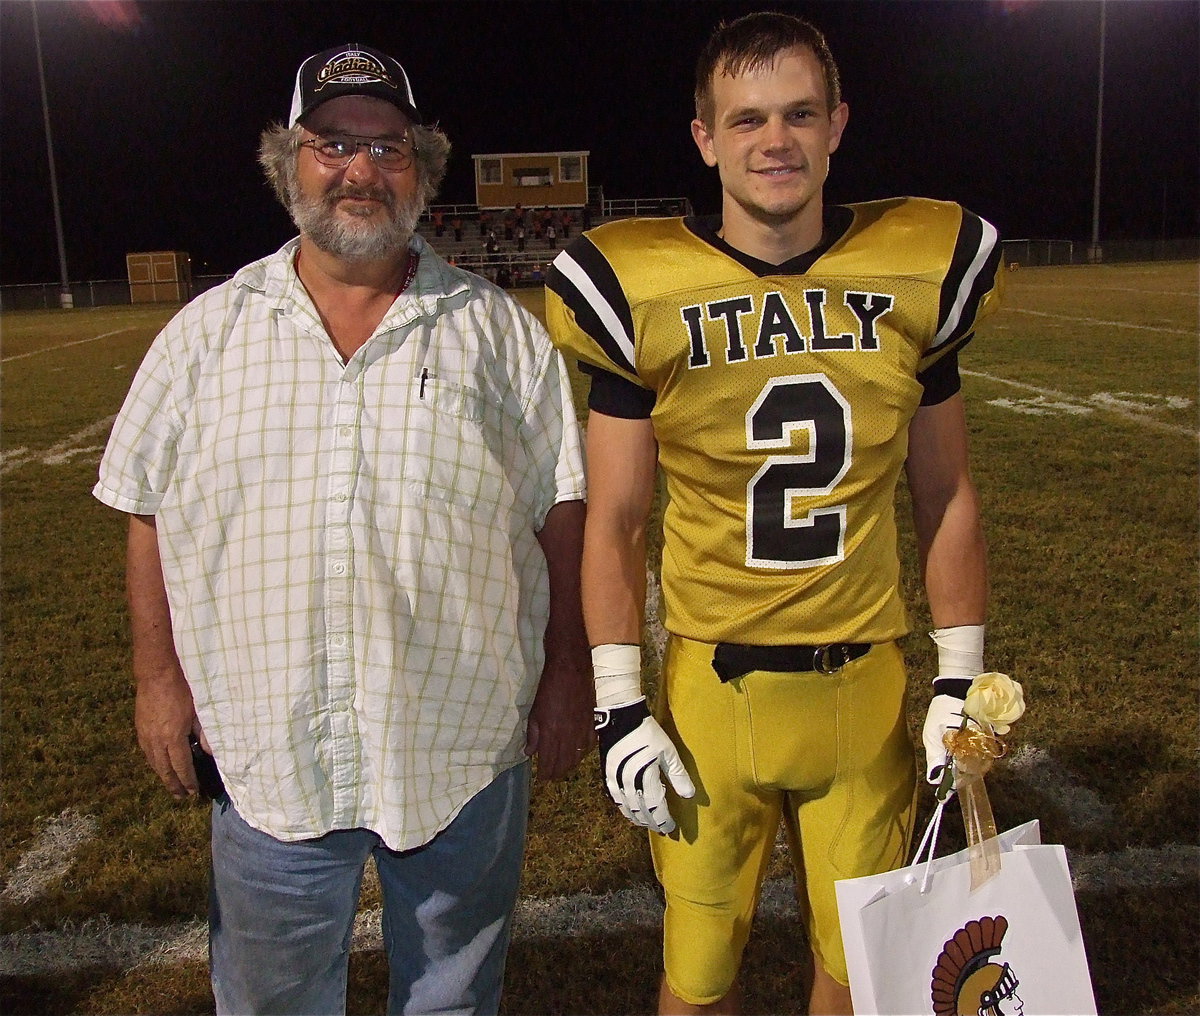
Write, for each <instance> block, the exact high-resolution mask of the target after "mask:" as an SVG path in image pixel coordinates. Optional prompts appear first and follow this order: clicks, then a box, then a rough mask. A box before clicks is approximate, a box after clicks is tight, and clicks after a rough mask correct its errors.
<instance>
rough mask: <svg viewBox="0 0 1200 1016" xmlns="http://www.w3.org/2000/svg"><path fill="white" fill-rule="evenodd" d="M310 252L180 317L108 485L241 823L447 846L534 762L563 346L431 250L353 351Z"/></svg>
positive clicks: (101, 485) (287, 832)
mask: <svg viewBox="0 0 1200 1016" xmlns="http://www.w3.org/2000/svg"><path fill="white" fill-rule="evenodd" d="M297 244H298V241H296V240H293V241H292V242H290V243H289V244H287V245H285V246H284V247H283V248H282V249H281V250H280V251H279V252H277V253H276V254H274V255H272V256H271V257H268V258H265V259H264V260H262V261H259V262H256V263H255V264H252V265H249V266H248V267H246V268H244V269H242V270H241V271H240V272H238V273H237V275H236V276H235V277H234V278H233V279H232V280H231V281H230V282H228V283H226V284H225V285H223V286H220V287H218V288H217V289H214V290H211V291H210V292H208V293H205V294H203V295H202V296H200V297H199V298H198V299H196V300H194V301H193V302H192V303H191V304H189V305H188V306H187V307H185V308H184V309H183V310H182V311H180V313H179V314H178V315H177V316H176V317H175V318H174V319H173V320H172V321H171V322H170V323H169V324H168V325H167V326H166V328H164V329H163V331H162V333H161V334H160V335H159V336H158V338H157V339H156V340H155V342H154V344H153V346H152V347H151V349H150V351H149V353H148V354H147V356H146V359H145V361H144V362H143V364H142V366H141V368H140V369H139V371H138V373H137V376H136V378H135V380H134V382H133V386H132V388H131V390H130V392H129V395H128V397H127V399H126V401H125V405H124V407H123V408H122V410H121V413H120V415H119V416H118V418H117V422H116V424H115V425H114V428H113V432H112V436H111V438H110V440H109V444H108V448H107V450H106V452H105V455H104V459H103V461H102V463H101V466H100V479H99V482H98V483H97V484H96V487H95V489H94V491H93V493H94V494H95V496H96V497H98V498H99V499H100V500H101V501H103V502H104V503H105V504H108V505H110V506H112V507H114V508H117V509H119V510H121V511H124V512H132V513H136V514H140V515H154V516H156V525H157V530H158V540H159V547H160V552H161V555H162V562H163V571H164V575H165V578H166V584H167V593H168V600H169V602H170V606H171V615H172V629H173V632H174V637H175V645H176V649H177V651H178V654H179V657H180V660H181V662H182V665H183V669H184V673H185V674H186V676H187V680H188V684H189V685H190V687H191V690H192V694H193V697H194V700H195V705H196V711H197V714H198V715H199V717H200V721H201V723H202V724H203V725H204V730H205V733H206V734H207V735H208V738H209V741H210V742H211V743H212V746H213V751H214V754H215V755H216V757H217V760H218V763H219V765H220V769H221V773H222V775H223V777H224V780H225V785H226V788H227V790H228V791H229V794H230V797H231V798H232V799H233V802H234V804H235V805H236V807H237V809H238V811H239V812H240V814H241V815H242V816H243V817H245V819H246V820H247V821H248V822H249V823H251V824H252V825H253V826H255V827H256V828H258V829H261V830H263V831H265V832H267V833H270V834H271V835H273V836H275V837H277V838H279V839H282V840H296V839H304V838H309V837H314V836H320V835H322V834H324V833H326V832H329V831H330V830H333V829H345V828H355V827H362V828H368V829H372V830H374V831H375V832H377V833H378V834H379V835H380V836H381V837H382V839H383V840H384V842H385V843H386V844H387V845H388V846H389V847H391V848H393V849H407V848H411V847H414V846H418V845H420V844H422V843H425V842H427V841H428V840H429V839H431V838H432V837H433V836H434V835H435V834H436V833H437V832H438V830H440V829H442V828H444V827H445V826H446V825H447V824H448V823H449V822H450V820H451V819H452V818H453V817H454V816H455V815H456V814H457V813H458V811H459V809H460V808H462V806H463V805H464V804H466V802H467V801H468V800H470V798H471V797H472V796H473V795H474V794H475V793H477V792H478V791H479V790H481V789H482V788H483V787H485V786H486V785H487V784H488V783H489V782H491V780H492V779H493V778H494V777H495V776H496V775H497V774H498V773H500V772H502V771H503V770H504V769H506V768H508V767H510V766H512V765H514V764H516V763H518V762H520V761H521V760H522V759H523V758H524V754H523V750H522V749H523V746H524V741H525V721H526V718H527V716H528V713H529V708H530V705H531V703H532V701H533V696H534V692H535V690H536V688H537V683H538V680H539V678H540V675H541V668H542V663H543V647H542V637H543V634H544V632H545V626H546V620H547V616H548V602H549V588H548V579H547V569H546V561H545V556H544V555H543V553H542V550H541V547H540V546H539V544H538V542H537V539H536V536H535V533H536V531H537V530H538V529H540V527H541V525H542V523H543V521H544V519H545V516H546V513H547V512H548V511H549V510H550V508H551V507H552V506H553V505H554V504H556V503H558V502H560V501H568V500H578V499H581V498H582V497H583V495H584V479H583V463H582V455H581V451H580V439H579V429H578V425H577V424H576V421H575V416H574V412H573V409H572V404H571V395H570V387H569V384H568V380H567V375H566V370H565V367H564V364H563V361H562V359H561V357H560V356H559V355H558V353H556V352H555V351H554V350H553V347H552V346H551V344H550V341H549V339H548V337H547V336H546V333H545V331H544V330H543V329H542V327H541V325H540V324H539V323H538V322H537V321H536V319H535V318H533V317H532V316H531V315H530V314H529V313H528V312H526V311H525V310H524V309H522V308H521V307H520V306H519V305H518V304H517V303H516V302H515V301H513V300H512V299H510V298H509V297H507V296H506V295H505V294H504V293H503V291H501V290H499V289H497V288H496V287H494V286H492V285H490V284H488V283H486V282H484V281H483V280H481V279H479V278H477V277H475V276H473V275H470V274H469V273H467V272H464V271H461V270H458V269H456V268H453V267H451V266H450V265H448V264H446V262H445V261H443V260H442V259H440V258H439V257H437V256H436V255H435V254H434V253H433V251H432V250H431V249H429V248H428V246H427V245H425V243H424V242H423V241H422V240H421V239H420V238H419V237H416V238H414V239H413V242H412V246H413V248H414V249H415V250H417V251H418V252H419V253H420V266H419V268H418V271H417V275H416V278H415V279H414V280H413V282H412V284H411V285H410V286H409V288H408V289H407V290H405V292H404V293H402V294H401V295H400V296H399V297H398V298H397V299H396V302H395V303H394V304H393V305H392V307H391V309H390V310H389V311H388V313H387V314H386V315H385V317H384V319H383V320H382V321H381V322H380V324H379V327H378V328H377V329H376V330H375V333H374V335H373V336H372V337H371V339H370V340H369V341H368V342H367V343H366V344H365V345H364V346H363V347H362V348H361V349H359V350H358V351H357V352H356V353H355V354H354V355H353V356H352V357H351V358H350V360H349V362H347V363H343V362H342V360H341V357H340V356H339V355H338V353H337V351H336V350H335V349H334V347H333V344H332V342H331V341H330V339H329V337H328V335H327V333H326V332H325V329H324V327H323V326H322V324H321V321H320V318H319V317H318V315H317V312H316V309H315V308H314V306H313V304H312V301H311V299H310V298H309V296H308V294H307V292H306V290H305V289H304V287H303V286H302V285H301V284H300V281H299V279H298V278H297V276H296V273H295V270H294V267H293V257H294V254H295V250H296V246H297Z"/></svg>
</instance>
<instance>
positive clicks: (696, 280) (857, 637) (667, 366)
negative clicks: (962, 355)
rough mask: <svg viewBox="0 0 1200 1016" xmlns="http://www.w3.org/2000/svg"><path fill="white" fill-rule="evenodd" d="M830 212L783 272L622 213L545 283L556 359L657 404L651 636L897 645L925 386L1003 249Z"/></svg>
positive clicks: (977, 232) (982, 229)
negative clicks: (901, 533) (656, 609)
mask: <svg viewBox="0 0 1200 1016" xmlns="http://www.w3.org/2000/svg"><path fill="white" fill-rule="evenodd" d="M826 213H827V214H826V228H825V236H824V238H823V240H822V242H821V244H820V246H819V247H818V248H817V249H816V250H814V251H811V252H809V253H808V254H805V255H802V256H801V257H799V258H795V259H793V260H792V261H789V262H786V263H784V264H783V265H778V266H776V265H769V264H766V263H764V262H759V261H757V260H756V259H754V258H750V257H748V256H747V255H745V254H743V253H741V252H739V251H736V250H734V249H733V248H732V247H730V246H729V245H727V244H725V243H724V241H723V240H721V239H719V238H718V237H717V235H716V234H715V233H714V232H713V231H712V227H711V226H706V225H705V224H704V223H703V222H701V221H700V220H696V219H632V220H624V221H619V222H613V223H609V224H606V225H603V226H600V227H598V228H597V229H594V230H591V231H589V232H588V233H586V234H585V235H584V236H582V237H580V238H579V239H577V240H575V241H574V242H573V243H572V244H571V245H570V246H569V247H567V248H566V249H565V250H563V251H562V252H561V253H560V254H559V256H558V257H557V258H556V259H555V262H554V266H553V269H552V271H551V273H550V277H549V279H548V284H547V285H548V288H547V295H546V312H547V321H548V324H549V327H550V333H551V335H552V336H553V338H554V341H555V343H556V344H557V345H558V346H559V348H560V349H562V351H563V352H564V353H566V354H567V355H574V356H576V357H578V358H579V359H580V360H581V361H583V362H584V363H586V364H591V365H594V366H596V367H599V368H601V369H603V370H605V371H609V372H611V373H613V374H616V375H618V376H619V377H622V378H625V379H626V380H627V381H629V382H632V383H634V384H636V385H638V386H640V387H642V388H645V389H649V391H650V392H651V393H653V395H652V396H651V397H652V399H653V410H652V411H651V413H650V416H651V420H652V422H653V426H654V433H655V436H656V437H657V440H658V445H659V465H660V467H661V468H662V470H663V472H664V474H665V476H666V481H667V492H668V494H669V498H670V500H669V504H668V505H667V508H666V511H665V514H664V518H663V526H664V547H663V564H662V585H663V595H664V602H665V606H666V626H667V628H668V629H669V630H670V631H672V632H675V633H676V634H679V635H682V636H685V637H687V638H691V639H697V640H700V641H703V642H740V643H747V644H752V645H786V644H806V643H807V644H823V643H826V642H834V641H847V642H884V641H887V640H890V639H893V638H896V637H898V636H900V635H902V634H904V633H905V632H906V631H907V623H906V619H905V611H904V606H903V604H902V603H901V600H900V596H899V592H898V584H899V571H900V565H899V558H898V555H897V550H896V525H895V509H894V502H895V491H896V483H897V480H898V478H899V475H900V470H901V468H902V467H903V465H904V460H905V456H906V454H907V446H908V424H909V421H910V420H911V418H912V416H913V413H914V412H915V411H916V409H917V407H918V405H919V404H920V402H921V398H922V391H923V385H922V381H921V379H920V377H919V375H921V374H922V373H923V372H926V371H930V369H931V368H933V369H934V370H936V368H935V367H934V365H935V364H936V362H937V361H938V360H939V359H940V358H941V357H944V356H946V355H947V354H948V353H950V352H952V351H954V350H956V349H957V348H958V347H960V346H962V345H963V344H964V343H966V342H967V341H968V340H969V339H970V337H971V335H972V333H973V331H974V329H975V327H976V326H977V325H978V323H979V322H980V321H981V320H982V319H983V318H984V316H985V315H986V314H987V313H989V312H990V311H991V309H992V308H993V306H994V305H995V303H996V297H997V287H998V273H997V266H998V264H999V261H1000V243H999V238H998V236H997V233H996V230H995V229H994V228H993V227H992V226H991V225H990V224H988V223H987V222H985V221H984V220H982V219H980V218H979V217H978V216H976V215H973V214H972V213H970V212H968V211H966V210H965V209H963V208H961V207H960V206H959V205H957V204H953V203H949V202H938V201H929V200H924V199H916V198H898V199H892V200H887V201H876V202H871V203H867V204H861V205H850V206H834V207H830V208H827V209H826ZM943 366H944V365H943Z"/></svg>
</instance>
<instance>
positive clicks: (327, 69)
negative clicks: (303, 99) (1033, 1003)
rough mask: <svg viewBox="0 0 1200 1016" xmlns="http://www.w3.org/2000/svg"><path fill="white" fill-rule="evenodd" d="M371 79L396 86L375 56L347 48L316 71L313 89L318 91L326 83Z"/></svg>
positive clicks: (335, 83) (345, 82)
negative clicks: (315, 83) (315, 82)
mask: <svg viewBox="0 0 1200 1016" xmlns="http://www.w3.org/2000/svg"><path fill="white" fill-rule="evenodd" d="M372 81H378V82H380V83H382V84H385V85H387V86H388V87H389V88H395V87H396V82H395V81H393V80H392V78H391V77H390V76H389V75H388V73H387V71H386V70H384V67H383V64H381V63H380V62H379V61H378V60H376V59H375V57H373V56H371V55H370V54H368V53H362V52H359V51H358V50H347V51H346V52H345V53H339V54H338V55H337V56H335V57H334V58H333V59H332V60H330V61H328V62H327V63H326V64H325V66H324V67H322V68H321V69H320V70H319V71H317V85H316V88H315V89H314V91H318V92H319V91H320V90H321V89H322V88H324V87H325V86H326V85H341V84H347V85H350V84H353V85H361V84H364V83H366V82H372Z"/></svg>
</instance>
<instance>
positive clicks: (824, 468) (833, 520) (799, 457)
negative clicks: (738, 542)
mask: <svg viewBox="0 0 1200 1016" xmlns="http://www.w3.org/2000/svg"><path fill="white" fill-rule="evenodd" d="M803 434H807V444H808V448H807V450H806V451H804V452H802V453H801V454H771V455H768V456H767V459H766V461H765V462H764V463H763V464H762V466H761V467H760V468H759V470H758V472H757V473H755V474H754V478H753V479H752V480H751V481H750V483H749V484H747V486H746V564H747V565H748V566H750V567H757V568H779V569H789V570H799V569H801V568H815V567H817V566H818V565H825V564H834V563H836V562H838V561H840V560H842V558H843V556H844V554H845V537H846V506H845V505H844V504H834V505H825V506H822V507H820V508H811V509H809V510H808V511H807V512H805V511H804V510H803V505H802V504H800V505H798V504H797V502H799V501H802V500H803V499H804V498H811V497H821V496H824V495H827V494H830V493H832V491H833V490H834V488H835V487H837V485H838V484H839V483H840V482H841V480H842V478H843V477H844V476H845V475H846V471H847V470H848V469H849V468H850V451H851V445H852V440H851V439H852V436H853V429H852V426H851V419H850V404H849V403H848V402H847V401H846V399H845V398H844V397H843V395H842V393H841V392H839V391H838V390H837V388H835V387H834V386H833V384H832V383H831V382H830V380H829V378H828V377H826V376H825V375H824V374H793V375H790V376H787V377H776V378H772V379H771V380H770V381H768V382H767V384H766V386H765V387H764V388H763V390H762V391H761V392H760V393H759V395H758V398H757V399H755V400H754V405H753V406H751V407H750V411H749V412H748V413H746V446H747V447H748V448H750V449H751V450H755V449H761V450H763V451H768V452H774V451H776V450H784V449H792V448H794V447H795V446H796V443H797V442H796V438H797V437H802V436H803Z"/></svg>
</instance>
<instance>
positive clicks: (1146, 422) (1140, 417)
mask: <svg viewBox="0 0 1200 1016" xmlns="http://www.w3.org/2000/svg"><path fill="white" fill-rule="evenodd" d="M959 373H960V374H967V375H969V376H971V377H980V378H983V379H984V380H985V381H994V382H996V384H1001V385H1008V386H1009V387H1011V388H1019V389H1021V391H1025V392H1033V393H1034V394H1035V395H1043V396H1045V397H1046V398H1048V399H1053V400H1055V401H1056V402H1069V403H1072V404H1074V405H1077V406H1086V407H1087V408H1088V409H1101V410H1105V411H1107V412H1109V413H1115V414H1116V415H1117V416H1120V417H1123V418H1124V419H1126V420H1129V421H1130V422H1132V423H1140V424H1142V425H1143V426H1146V427H1150V428H1151V429H1153V430H1161V431H1165V432H1166V433H1168V434H1184V435H1186V436H1187V437H1190V438H1194V439H1200V432H1198V431H1195V430H1192V429H1191V428H1190V427H1183V426H1180V425H1179V424H1176V423H1164V422H1163V421H1162V420H1156V419H1154V417H1152V416H1147V415H1146V414H1145V413H1135V412H1133V411H1132V410H1128V409H1122V408H1121V407H1120V406H1117V405H1114V404H1112V403H1098V402H1089V401H1088V400H1086V399H1081V398H1080V397H1079V396H1078V395H1068V394H1067V393H1066V392H1056V391H1055V390H1054V389H1053V388H1039V387H1038V386H1037V385H1030V384H1026V383H1025V382H1024V381H1013V380H1011V379H1009V378H1006V377H998V376H997V375H995V374H985V373H984V372H983V371H981V370H967V369H966V368H959Z"/></svg>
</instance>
